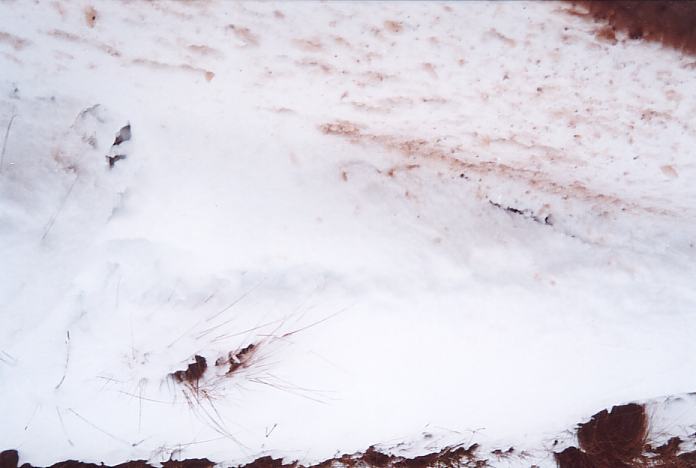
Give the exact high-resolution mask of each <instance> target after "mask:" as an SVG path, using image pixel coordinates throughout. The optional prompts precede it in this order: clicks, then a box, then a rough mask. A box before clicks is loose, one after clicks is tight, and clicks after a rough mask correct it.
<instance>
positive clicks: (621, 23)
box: [572, 0, 696, 54]
mask: <svg viewBox="0 0 696 468" xmlns="http://www.w3.org/2000/svg"><path fill="white" fill-rule="evenodd" d="M572 3H573V4H575V5H581V6H583V7H585V8H586V9H587V10H589V14H590V15H591V16H592V17H593V18H594V19H596V20H597V21H600V22H603V23H606V24H607V26H606V27H605V28H602V29H601V30H600V31H598V35H599V36H600V37H601V38H603V39H608V40H611V41H615V40H616V34H615V33H616V32H619V31H620V32H622V33H625V34H627V35H628V37H629V38H630V39H644V40H649V41H657V42H661V43H662V44H664V45H666V46H669V47H674V48H676V49H679V50H683V51H685V52H688V53H691V54H696V2H693V1H674V0H671V1H664V0H659V1H635V0H633V1H631V0H616V1H611V0H609V1H573V2H572Z"/></svg>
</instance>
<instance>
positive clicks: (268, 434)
mask: <svg viewBox="0 0 696 468" xmlns="http://www.w3.org/2000/svg"><path fill="white" fill-rule="evenodd" d="M276 427H278V423H275V424H273V426H272V427H271V430H270V431H269V430H268V426H266V439H268V436H270V435H271V433H272V432H273V431H274V430H275V428H276Z"/></svg>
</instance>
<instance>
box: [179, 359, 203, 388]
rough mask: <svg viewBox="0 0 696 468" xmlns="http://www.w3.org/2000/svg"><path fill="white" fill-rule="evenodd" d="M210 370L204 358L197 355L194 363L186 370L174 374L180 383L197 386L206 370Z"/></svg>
mask: <svg viewBox="0 0 696 468" xmlns="http://www.w3.org/2000/svg"><path fill="white" fill-rule="evenodd" d="M207 368H208V363H207V361H206V360H205V358H204V357H203V356H199V355H197V354H196V355H195V356H194V362H193V363H191V364H189V365H188V367H187V368H186V370H180V371H176V372H174V373H173V374H172V376H174V378H175V379H176V380H178V381H179V382H187V383H189V384H192V385H195V384H197V383H198V381H199V380H200V379H201V377H203V374H204V373H205V371H206V369H207Z"/></svg>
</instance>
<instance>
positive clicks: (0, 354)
mask: <svg viewBox="0 0 696 468" xmlns="http://www.w3.org/2000/svg"><path fill="white" fill-rule="evenodd" d="M0 361H2V362H4V363H5V364H7V365H8V366H14V365H16V364H17V358H16V357H14V356H13V355H11V354H10V353H8V352H7V351H0Z"/></svg>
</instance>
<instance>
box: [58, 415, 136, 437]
mask: <svg viewBox="0 0 696 468" xmlns="http://www.w3.org/2000/svg"><path fill="white" fill-rule="evenodd" d="M68 411H70V412H71V413H72V414H74V415H75V416H77V417H78V418H80V419H82V420H83V421H84V422H85V423H87V424H89V425H90V426H92V427H93V428H94V429H96V430H98V431H99V432H101V433H102V434H105V435H107V436H109V437H111V438H112V439H114V440H116V441H118V442H121V443H122V444H126V445H131V443H130V442H128V441H126V440H123V439H121V438H120V437H116V436H115V435H113V434H112V433H110V432H107V431H105V430H104V429H102V428H100V427H99V426H96V425H95V424H93V423H92V422H90V421H88V420H87V419H85V418H84V417H83V416H82V415H81V414H80V413H78V412H77V411H75V410H74V409H72V408H68Z"/></svg>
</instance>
